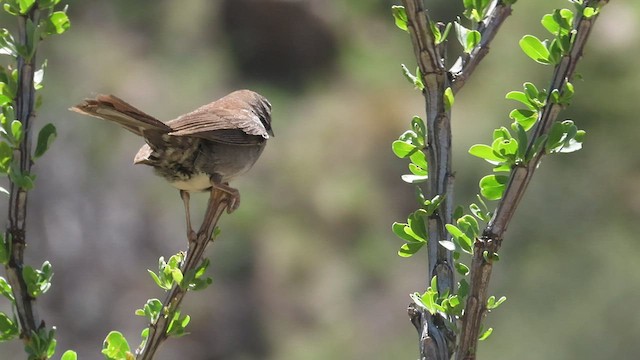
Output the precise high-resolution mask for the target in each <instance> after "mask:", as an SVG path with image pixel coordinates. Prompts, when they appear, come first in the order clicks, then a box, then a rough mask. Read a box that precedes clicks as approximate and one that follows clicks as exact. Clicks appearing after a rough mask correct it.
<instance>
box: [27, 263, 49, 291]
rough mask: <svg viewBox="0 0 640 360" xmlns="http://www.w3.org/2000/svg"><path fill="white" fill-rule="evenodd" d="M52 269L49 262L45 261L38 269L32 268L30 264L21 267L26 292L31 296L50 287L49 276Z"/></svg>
mask: <svg viewBox="0 0 640 360" xmlns="http://www.w3.org/2000/svg"><path fill="white" fill-rule="evenodd" d="M52 277H53V271H52V268H51V263H49V262H48V261H45V262H44V263H42V267H41V268H40V269H34V268H33V267H31V266H25V267H23V268H22V278H23V279H24V282H25V283H26V285H27V292H28V293H29V295H30V296H31V297H33V298H37V297H38V296H40V295H42V294H44V293H45V292H47V290H49V288H50V287H51V278H52Z"/></svg>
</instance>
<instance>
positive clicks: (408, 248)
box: [398, 243, 426, 257]
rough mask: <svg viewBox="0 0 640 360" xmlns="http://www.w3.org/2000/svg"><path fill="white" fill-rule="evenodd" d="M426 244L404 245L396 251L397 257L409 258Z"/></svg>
mask: <svg viewBox="0 0 640 360" xmlns="http://www.w3.org/2000/svg"><path fill="white" fill-rule="evenodd" d="M425 244H426V243H406V244H403V245H402V246H401V247H400V250H398V256H401V257H411V256H412V255H413V254H415V253H417V252H418V250H420V249H421V248H422V247H423V246H424V245H425Z"/></svg>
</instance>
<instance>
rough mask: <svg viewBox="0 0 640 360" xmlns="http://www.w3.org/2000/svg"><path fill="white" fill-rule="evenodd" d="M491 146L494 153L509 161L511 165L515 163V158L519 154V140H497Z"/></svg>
mask: <svg viewBox="0 0 640 360" xmlns="http://www.w3.org/2000/svg"><path fill="white" fill-rule="evenodd" d="M491 146H492V148H493V151H494V152H496V153H498V154H499V155H501V156H503V157H504V158H506V159H507V160H509V163H513V162H515V156H516V154H517V152H518V140H516V139H513V138H511V139H497V140H495V141H494V142H493V144H491Z"/></svg>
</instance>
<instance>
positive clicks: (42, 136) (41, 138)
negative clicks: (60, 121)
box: [33, 124, 58, 159]
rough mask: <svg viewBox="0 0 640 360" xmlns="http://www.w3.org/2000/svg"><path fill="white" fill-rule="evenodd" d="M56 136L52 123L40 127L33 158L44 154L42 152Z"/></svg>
mask: <svg viewBox="0 0 640 360" xmlns="http://www.w3.org/2000/svg"><path fill="white" fill-rule="evenodd" d="M57 136H58V133H57V131H56V127H55V126H53V124H47V125H45V126H43V127H42V129H40V132H39V133H38V141H37V143H36V150H35V152H34V154H33V157H34V159H37V158H39V157H41V156H42V155H44V153H45V152H46V151H47V150H48V149H49V147H50V146H51V144H52V143H53V141H54V140H55V139H56V137H57Z"/></svg>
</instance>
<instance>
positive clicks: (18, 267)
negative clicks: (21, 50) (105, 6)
mask: <svg viewBox="0 0 640 360" xmlns="http://www.w3.org/2000/svg"><path fill="white" fill-rule="evenodd" d="M39 16H40V10H39V9H38V5H37V4H34V5H33V7H32V8H31V10H30V11H29V12H28V13H27V14H25V15H21V16H19V17H18V42H19V43H20V45H22V46H25V47H26V44H27V41H28V40H27V37H28V35H27V33H28V31H30V30H29V29H28V27H27V23H28V22H29V21H30V22H32V23H34V24H37V23H38V21H39ZM34 63H35V50H34V54H33V55H32V56H31V57H30V58H29V59H25V58H24V57H23V56H18V64H17V66H18V89H17V92H16V98H15V102H14V105H15V111H16V117H17V120H18V121H20V122H21V123H22V129H23V134H24V136H23V138H22V141H21V142H20V145H19V148H18V149H16V150H15V151H14V157H13V158H14V164H13V166H15V170H18V171H19V172H20V174H29V173H30V171H31V131H30V129H31V121H32V120H33V118H34V117H35V114H34V103H35V88H34V83H33V76H34ZM26 223H27V189H25V188H24V187H21V186H19V185H18V184H16V183H15V182H13V181H11V184H10V188H9V224H8V228H7V238H8V240H9V241H10V242H11V258H10V259H9V262H8V264H7V265H6V271H7V280H8V282H9V284H10V285H11V288H12V289H13V294H14V297H15V302H16V310H17V313H18V320H19V322H20V331H21V333H20V337H21V338H22V339H23V341H24V342H25V343H28V342H30V341H31V337H32V334H33V333H34V332H36V331H37V330H38V329H39V328H41V327H43V326H44V323H41V322H40V320H39V317H38V314H37V311H36V308H35V299H34V298H33V297H31V295H29V292H28V291H27V285H26V283H25V281H24V278H23V276H22V269H23V266H24V249H25V247H26V235H25V229H26Z"/></svg>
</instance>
